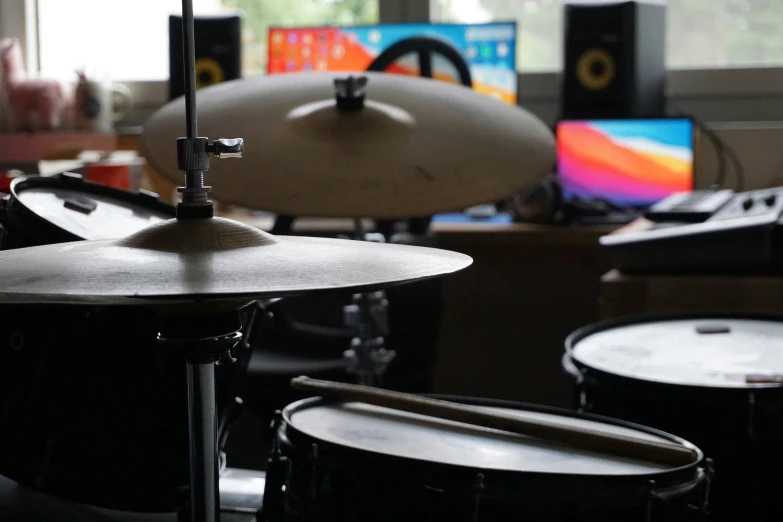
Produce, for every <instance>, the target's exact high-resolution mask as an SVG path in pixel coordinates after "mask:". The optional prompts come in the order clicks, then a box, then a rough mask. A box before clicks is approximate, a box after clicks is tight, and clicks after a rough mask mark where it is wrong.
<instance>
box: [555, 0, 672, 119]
mask: <svg viewBox="0 0 783 522" xmlns="http://www.w3.org/2000/svg"><path fill="white" fill-rule="evenodd" d="M564 50H565V60H564V64H565V65H564V72H563V76H562V88H561V113H560V116H561V118H562V119H589V118H644V117H650V118H655V117H661V116H663V115H664V112H665V88H666V87H665V84H666V5H665V4H664V3H663V2H662V1H654V0H644V1H626V2H616V3H608V4H607V3H593V4H589V3H588V4H585V3H579V4H577V3H573V4H566V6H565V46H564Z"/></svg>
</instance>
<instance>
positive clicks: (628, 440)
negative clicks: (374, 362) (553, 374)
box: [291, 377, 698, 466]
mask: <svg viewBox="0 0 783 522" xmlns="http://www.w3.org/2000/svg"><path fill="white" fill-rule="evenodd" d="M291 386H292V387H293V388H295V389H299V390H307V391H312V392H317V393H319V394H321V395H328V396H331V397H336V398H339V399H343V400H346V401H356V402H364V403H367V404H373V405H375V406H382V407H384V408H391V409H395V410H400V411H406V412H409V413H416V414H419V415H427V416H430V417H436V418H439V419H445V420H450V421H455V422H462V423H464V424H472V425H475V426H482V427H484V428H490V429H495V430H501V431H506V432H510V433H516V434H519V435H526V436H529V437H537V438H540V439H545V440H550V441H554V442H559V443H562V444H566V445H569V446H572V447H574V448H579V449H584V450H591V451H597V452H601V453H607V454H611V455H617V456H621V457H627V458H633V459H639V460H645V461H651V462H657V463H660V464H668V465H675V466H684V465H687V464H691V463H693V462H695V461H696V459H697V458H698V453H697V451H696V450H695V449H693V448H689V447H686V446H683V445H678V444H673V443H669V442H663V441H655V440H646V439H640V438H637V437H629V436H626V435H620V434H617V433H607V432H602V431H597V430H591V429H587V428H580V427H576V426H565V425H563V424H556V423H552V422H546V421H542V420H533V419H524V418H521V417H518V416H515V415H509V414H506V413H502V412H496V411H492V410H489V409H486V408H481V407H477V406H469V405H466V404H460V403H456V402H451V401H444V400H440V399H433V398H430V397H423V396H420V395H413V394H410V393H401V392H396V391H391V390H384V389H380V388H373V387H370V386H361V385H358V384H344V383H338V382H332V381H323V380H318V379H311V378H309V377H297V378H295V379H293V380H292V381H291Z"/></svg>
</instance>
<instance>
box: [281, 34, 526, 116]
mask: <svg viewBox="0 0 783 522" xmlns="http://www.w3.org/2000/svg"><path fill="white" fill-rule="evenodd" d="M516 34H517V30H516V22H502V23H490V24H473V25H465V24H386V25H371V26H356V27H346V28H336V27H301V28H272V29H270V30H269V60H268V62H267V73H269V74H280V73H287V72H299V71H311V70H312V71H363V70H365V69H367V66H369V65H370V63H371V62H372V60H373V59H374V58H375V57H376V56H378V55H379V54H380V53H381V52H382V51H383V50H384V49H386V48H387V47H389V46H390V45H391V44H393V43H395V42H397V41H399V40H402V39H403V38H408V37H410V36H427V35H432V36H437V37H440V38H443V39H445V40H448V41H449V42H451V43H452V44H453V45H454V46H455V47H456V48H457V49H459V50H460V51H461V52H462V54H463V56H464V57H465V58H466V60H467V62H468V65H469V67H470V72H471V75H472V77H473V88H474V89H475V90H476V91H478V92H481V93H484V94H487V95H490V96H494V97H496V98H499V99H501V100H504V101H506V102H508V103H514V104H515V103H516V102H517V71H516ZM387 72H390V73H397V74H408V75H416V76H418V74H419V71H418V61H417V58H416V56H415V55H414V54H410V55H408V56H406V57H403V58H402V59H400V60H399V61H398V62H397V63H396V64H394V65H393V66H391V67H390V68H389V69H388V70H387ZM433 76H434V77H435V78H436V79H438V80H442V81H450V82H457V81H458V79H457V72H456V69H455V68H454V67H453V66H452V65H451V64H450V63H449V62H448V61H447V60H446V59H445V58H443V57H442V56H440V55H437V54H436V55H435V56H434V57H433Z"/></svg>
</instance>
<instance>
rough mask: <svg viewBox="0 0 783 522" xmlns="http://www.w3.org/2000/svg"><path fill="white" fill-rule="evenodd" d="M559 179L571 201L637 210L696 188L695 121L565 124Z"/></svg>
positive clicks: (562, 126) (560, 136)
mask: <svg viewBox="0 0 783 522" xmlns="http://www.w3.org/2000/svg"><path fill="white" fill-rule="evenodd" d="M557 175H558V179H559V180H560V182H561V185H562V187H563V193H564V196H565V197H566V198H572V197H574V196H577V197H580V198H583V199H595V198H601V199H606V200H609V201H611V202H613V203H616V204H618V205H627V206H635V207H644V206H649V205H652V204H654V203H656V202H658V201H660V200H661V199H663V198H665V197H666V196H669V195H671V194H672V193H674V192H683V191H690V190H693V122H692V121H691V120H688V119H650V120H603V121H598V120H594V121H562V122H559V123H558V125H557Z"/></svg>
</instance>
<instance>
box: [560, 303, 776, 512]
mask: <svg viewBox="0 0 783 522" xmlns="http://www.w3.org/2000/svg"><path fill="white" fill-rule="evenodd" d="M563 364H564V367H565V369H566V370H567V371H568V372H569V373H570V374H571V375H572V376H573V377H574V379H575V381H576V396H577V397H576V399H577V402H578V404H579V407H580V409H582V410H584V411H587V412H593V413H597V414H600V415H607V416H611V417H616V418H620V419H624V420H628V421H631V422H638V423H640V424H644V425H646V426H652V427H655V428H658V429H662V430H666V431H667V432H670V433H676V434H677V435H679V436H681V437H685V438H686V439H687V440H690V441H692V442H693V443H694V444H697V445H698V446H699V447H700V448H701V449H702V450H704V451H705V452H706V453H707V454H708V455H709V456H710V457H711V458H712V459H713V460H714V463H715V481H714V485H713V488H712V492H713V495H712V502H711V506H712V507H711V510H710V511H711V515H712V516H711V518H713V519H716V520H726V521H728V520H732V521H733V520H773V519H774V520H778V519H779V518H780V516H781V513H782V512H783V511H781V510H782V509H783V501H782V500H781V499H783V496H781V494H780V486H779V485H780V479H779V476H780V470H781V469H782V468H783V384H782V383H776V382H767V383H763V382H756V383H754V382H749V381H751V380H753V379H754V378H755V377H754V375H755V374H762V375H766V376H767V378H768V379H770V380H771V381H774V376H773V375H770V374H775V373H783V319H782V318H780V317H779V316H765V315H740V314H733V315H701V316H699V315H664V316H645V317H641V318H626V319H622V320H612V321H605V322H602V323H598V324H595V325H592V326H588V327H586V328H582V329H580V330H578V331H576V332H574V333H573V334H572V335H571V336H570V337H569V338H568V339H567V341H566V354H565V356H564V358H563Z"/></svg>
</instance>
